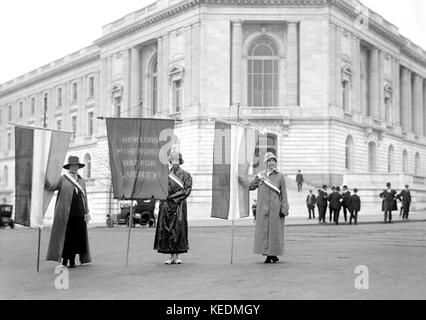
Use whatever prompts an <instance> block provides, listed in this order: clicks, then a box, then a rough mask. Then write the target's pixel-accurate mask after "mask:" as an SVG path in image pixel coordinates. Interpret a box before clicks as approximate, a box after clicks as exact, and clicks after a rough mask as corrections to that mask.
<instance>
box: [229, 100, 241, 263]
mask: <svg viewBox="0 0 426 320" xmlns="http://www.w3.org/2000/svg"><path fill="white" fill-rule="evenodd" d="M239 123H240V103H238V104H237V124H238V125H239ZM237 158H238V157H237ZM237 161H238V160H237ZM237 168H238V166H237ZM234 234H235V208H233V210H232V239H231V264H233V263H234Z"/></svg>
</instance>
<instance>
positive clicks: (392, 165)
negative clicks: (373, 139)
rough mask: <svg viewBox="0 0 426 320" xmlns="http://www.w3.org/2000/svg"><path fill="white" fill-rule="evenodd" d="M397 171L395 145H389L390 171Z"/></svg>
mask: <svg viewBox="0 0 426 320" xmlns="http://www.w3.org/2000/svg"><path fill="white" fill-rule="evenodd" d="M394 171H395V150H394V148H393V146H392V145H391V146H389V151H388V173H392V172H394Z"/></svg>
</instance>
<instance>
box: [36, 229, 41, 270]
mask: <svg viewBox="0 0 426 320" xmlns="http://www.w3.org/2000/svg"><path fill="white" fill-rule="evenodd" d="M40 242H41V228H38V248H37V272H39V271H40Z"/></svg>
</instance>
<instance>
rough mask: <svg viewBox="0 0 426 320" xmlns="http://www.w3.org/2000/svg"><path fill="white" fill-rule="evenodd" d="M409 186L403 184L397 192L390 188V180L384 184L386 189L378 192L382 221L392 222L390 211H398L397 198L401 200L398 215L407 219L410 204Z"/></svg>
mask: <svg viewBox="0 0 426 320" xmlns="http://www.w3.org/2000/svg"><path fill="white" fill-rule="evenodd" d="M409 188H410V186H409V185H405V189H404V190H402V191H401V192H400V193H399V194H397V192H396V191H395V190H394V189H392V185H391V183H390V182H388V183H387V184H386V189H385V190H384V191H383V192H382V193H381V194H380V198H381V199H382V211H383V212H384V223H392V212H393V211H398V205H397V200H399V201H401V204H402V206H401V211H400V215H401V216H402V219H403V220H408V216H409V214H410V206H411V192H410V189H409Z"/></svg>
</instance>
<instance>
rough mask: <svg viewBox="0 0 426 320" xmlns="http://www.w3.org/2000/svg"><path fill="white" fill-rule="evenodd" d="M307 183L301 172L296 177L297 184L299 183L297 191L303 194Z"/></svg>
mask: <svg viewBox="0 0 426 320" xmlns="http://www.w3.org/2000/svg"><path fill="white" fill-rule="evenodd" d="M304 182H305V180H304V178H303V174H302V171H301V170H299V173H298V174H297V176H296V183H297V191H298V192H302V187H303V183H304Z"/></svg>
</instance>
